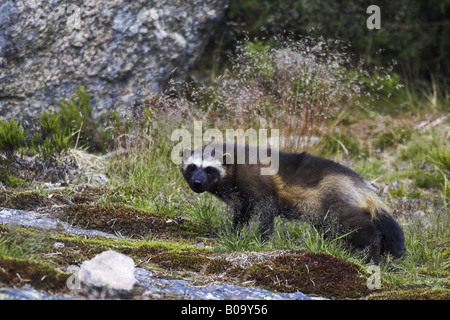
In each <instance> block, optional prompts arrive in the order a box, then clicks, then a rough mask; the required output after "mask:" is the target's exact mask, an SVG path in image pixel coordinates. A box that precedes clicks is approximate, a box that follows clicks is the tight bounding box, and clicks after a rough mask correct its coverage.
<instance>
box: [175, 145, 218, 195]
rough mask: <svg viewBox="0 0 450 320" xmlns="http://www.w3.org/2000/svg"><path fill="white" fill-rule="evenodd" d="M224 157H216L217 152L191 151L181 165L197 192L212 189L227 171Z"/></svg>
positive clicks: (188, 180)
mask: <svg viewBox="0 0 450 320" xmlns="http://www.w3.org/2000/svg"><path fill="white" fill-rule="evenodd" d="M222 158H223V156H220V157H217V158H216V157H215V153H209V152H208V154H205V152H196V151H194V152H190V155H189V156H188V157H186V159H185V160H183V163H182V167H181V171H182V173H183V176H184V178H185V179H186V181H187V183H188V184H189V187H190V188H191V189H192V190H193V191H195V192H197V193H202V192H205V191H212V190H213V189H214V187H215V185H216V183H217V182H218V181H219V180H220V178H221V177H222V176H223V174H224V172H225V170H224V167H223V165H222Z"/></svg>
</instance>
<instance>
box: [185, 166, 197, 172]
mask: <svg viewBox="0 0 450 320" xmlns="http://www.w3.org/2000/svg"><path fill="white" fill-rule="evenodd" d="M195 169H197V166H196V165H195V164H190V165H189V166H188V167H187V170H188V171H190V172H192V171H194V170H195Z"/></svg>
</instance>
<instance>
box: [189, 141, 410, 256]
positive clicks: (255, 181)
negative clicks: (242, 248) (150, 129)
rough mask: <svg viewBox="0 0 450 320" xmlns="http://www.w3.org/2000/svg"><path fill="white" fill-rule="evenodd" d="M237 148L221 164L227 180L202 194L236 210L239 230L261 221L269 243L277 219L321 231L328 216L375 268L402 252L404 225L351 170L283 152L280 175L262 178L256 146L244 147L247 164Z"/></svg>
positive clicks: (332, 163) (235, 217)
mask: <svg viewBox="0 0 450 320" xmlns="http://www.w3.org/2000/svg"><path fill="white" fill-rule="evenodd" d="M236 148H237V146H236V145H235V146H234V159H233V161H231V162H232V163H231V164H230V163H229V162H230V161H227V163H224V164H223V169H225V171H224V173H223V175H222V176H221V177H220V178H219V179H217V181H216V180H215V181H214V183H213V184H210V186H209V187H208V188H207V190H203V191H209V192H211V193H212V194H214V195H216V196H217V197H219V198H220V199H222V200H223V201H224V202H226V203H227V204H228V205H230V206H231V207H232V208H233V211H234V218H233V223H234V226H235V227H236V228H238V227H239V226H240V225H243V224H247V223H248V222H249V221H250V219H251V218H252V217H253V216H258V217H259V219H260V221H261V233H262V239H263V240H265V239H267V238H268V236H269V235H270V234H271V233H272V231H273V224H274V218H275V217H276V216H278V215H280V216H283V217H286V218H289V219H294V218H295V219H306V220H310V221H314V222H315V223H316V224H317V225H318V226H320V225H321V223H322V222H323V221H324V220H325V217H330V218H334V219H335V220H336V221H337V222H338V225H339V227H340V228H341V230H342V232H349V231H353V232H351V234H350V235H349V236H348V240H349V242H350V243H351V244H352V245H354V246H355V247H358V248H364V247H370V257H371V258H372V259H373V261H374V263H378V262H379V258H380V255H381V254H382V253H384V252H389V253H392V254H394V255H395V256H401V255H402V254H403V253H404V243H403V242H404V240H403V232H402V230H401V228H400V226H399V225H398V224H397V222H395V220H394V219H393V218H392V216H391V215H390V214H389V210H388V208H387V207H386V206H385V205H384V204H383V203H382V202H381V200H380V199H379V198H378V196H377V195H376V194H375V193H374V192H373V191H372V190H371V189H370V188H369V187H368V185H367V183H366V182H365V181H364V180H363V179H361V177H360V176H359V175H358V174H356V173H355V172H354V171H352V170H351V169H349V168H347V167H344V166H342V165H340V164H338V163H335V162H333V161H330V160H326V159H322V158H318V157H314V156H312V155H310V154H308V153H305V152H303V153H283V152H280V153H279V169H278V172H276V173H274V174H272V175H261V171H260V169H261V168H262V167H264V165H262V164H261V163H260V161H258V162H257V164H249V154H250V152H249V150H250V149H249V148H254V147H248V146H246V147H245V151H246V158H245V159H246V162H245V164H237V161H236V156H237V149H236ZM223 150H224V151H225V150H226V149H225V145H224V149H223ZM270 155H271V151H270V150H269V156H270ZM229 160H231V159H229ZM258 160H259V159H258ZM265 167H268V166H265ZM202 169H204V168H198V169H197V170H202ZM183 173H184V174H185V172H183ZM185 178H186V180H187V181H188V182H189V176H188V175H186V174H185ZM197 192H198V191H197Z"/></svg>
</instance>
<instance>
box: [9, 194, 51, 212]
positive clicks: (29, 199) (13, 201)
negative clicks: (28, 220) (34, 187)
mask: <svg viewBox="0 0 450 320" xmlns="http://www.w3.org/2000/svg"><path fill="white" fill-rule="evenodd" d="M52 203H53V201H52V200H51V199H49V198H48V197H47V196H44V195H41V194H38V193H34V192H20V193H16V194H14V195H11V196H9V197H8V196H7V197H6V198H5V200H4V201H3V202H2V204H1V206H2V207H6V208H11V209H19V210H28V211H33V210H36V209H37V208H41V207H45V206H48V205H51V204H52Z"/></svg>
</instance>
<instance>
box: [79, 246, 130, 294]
mask: <svg viewBox="0 0 450 320" xmlns="http://www.w3.org/2000/svg"><path fill="white" fill-rule="evenodd" d="M79 277H80V280H81V281H82V282H84V283H85V284H88V285H94V286H100V287H101V286H107V287H109V288H111V289H116V290H131V289H133V285H134V283H135V282H136V279H135V277H134V261H133V259H131V258H130V257H128V256H126V255H124V254H121V253H119V252H116V251H114V250H108V251H104V252H102V253H100V254H98V255H96V256H95V257H94V258H93V259H91V260H88V261H85V262H83V264H82V265H81V268H80V273H79Z"/></svg>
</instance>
